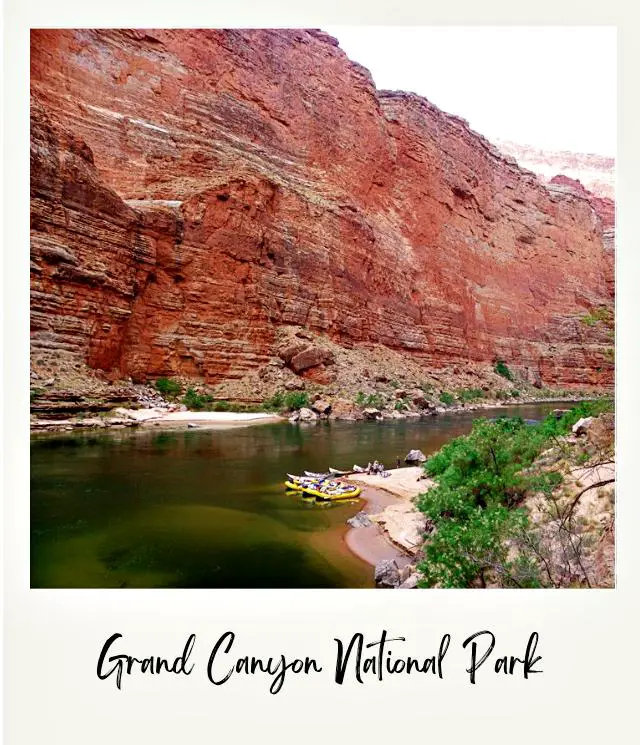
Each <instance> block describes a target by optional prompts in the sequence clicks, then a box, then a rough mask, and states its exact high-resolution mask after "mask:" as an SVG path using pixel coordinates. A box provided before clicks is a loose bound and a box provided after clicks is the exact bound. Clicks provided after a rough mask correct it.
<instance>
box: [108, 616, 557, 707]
mask: <svg viewBox="0 0 640 745" xmlns="http://www.w3.org/2000/svg"><path fill="white" fill-rule="evenodd" d="M334 641H335V643H336V656H335V662H334V663H333V664H334V666H333V668H329V671H330V673H331V674H332V675H333V681H334V682H335V683H336V684H338V685H342V684H343V683H345V682H347V681H349V680H355V681H357V682H358V683H366V682H368V681H377V682H384V681H385V680H386V679H387V678H389V677H390V676H393V675H412V674H416V675H418V674H425V675H429V676H430V677H431V678H433V679H440V680H443V679H444V677H445V657H446V655H447V652H448V651H449V647H450V645H451V642H452V638H451V635H450V634H443V635H442V637H441V639H440V641H439V645H437V649H436V651H435V652H429V653H426V654H425V653H424V652H421V653H420V654H419V655H418V656H413V655H412V654H407V652H406V651H405V649H406V648H405V646H404V644H405V642H407V639H406V638H405V637H403V636H394V637H391V636H390V635H389V633H388V632H387V630H386V629H385V630H383V631H382V632H381V634H380V637H379V638H378V639H375V640H373V641H369V640H368V639H366V638H365V636H364V634H362V633H360V632H358V633H355V634H353V636H352V637H351V638H350V639H348V640H347V641H343V640H342V639H339V638H334ZM538 641H539V637H538V634H537V632H532V633H531V634H530V635H529V638H528V639H527V640H526V641H525V643H524V645H523V649H522V652H521V653H520V655H519V656H517V655H513V654H507V653H506V651H505V650H504V649H500V645H499V643H497V640H496V635H495V634H494V633H493V632H491V631H489V630H486V629H485V630H481V631H476V632H475V633H473V634H471V635H470V636H468V637H467V638H466V639H464V641H462V647H463V649H466V650H468V659H467V664H468V667H465V674H466V675H467V676H468V680H469V682H470V683H471V684H472V685H475V684H476V682H478V680H479V679H480V678H481V677H482V674H480V670H481V668H484V670H483V674H485V673H486V674H487V675H489V674H490V673H493V674H497V675H506V676H515V677H521V678H523V679H524V680H528V679H529V677H530V676H531V675H533V674H535V673H541V672H543V670H542V669H541V668H540V664H541V660H542V657H541V656H540V655H537V654H536V651H537V646H538ZM195 647H196V635H195V634H191V635H190V636H189V637H188V639H187V641H186V643H185V645H184V649H183V651H182V654H180V655H178V656H176V657H174V658H172V659H171V658H168V657H162V656H159V655H151V656H149V657H140V658H139V657H136V656H135V655H133V654H130V651H131V650H130V644H129V645H127V643H126V640H125V639H124V638H123V635H122V634H119V633H116V634H113V635H112V636H110V637H109V638H108V639H107V640H106V641H105V643H104V645H103V646H102V649H101V651H100V655H99V658H98V664H97V675H98V678H100V680H108V679H109V678H112V679H113V680H114V682H115V685H116V686H117V688H118V689H123V688H125V687H126V686H125V684H124V680H123V676H132V675H133V676H137V675H149V676H154V675H160V674H163V673H164V674H174V675H185V676H189V675H191V674H192V673H193V672H194V670H195V668H196V661H195V656H196V655H194V649H195ZM240 649H241V644H240V643H238V642H237V639H236V635H235V633H234V632H233V631H226V632H224V633H223V634H221V635H220V637H219V638H218V639H217V641H216V642H215V644H213V646H212V648H211V652H210V654H209V657H208V661H207V663H206V676H207V678H208V680H209V682H210V683H212V684H213V685H215V686H220V685H224V684H226V683H229V682H232V681H233V680H234V679H235V678H236V677H237V676H242V675H262V676H265V678H266V679H267V684H268V690H269V692H270V693H272V694H276V693H278V692H279V691H281V690H282V688H283V686H284V684H285V680H289V679H290V678H292V677H294V676H298V675H313V674H316V673H322V672H323V671H324V670H325V667H326V666H325V664H324V663H323V664H321V663H320V662H319V661H318V660H316V659H315V658H313V657H309V656H305V657H300V658H297V657H291V656H290V657H289V658H287V656H285V654H283V653H281V654H278V655H275V656H270V657H265V658H261V657H256V656H254V655H247V654H244V652H243V651H240ZM203 667H205V666H203Z"/></svg>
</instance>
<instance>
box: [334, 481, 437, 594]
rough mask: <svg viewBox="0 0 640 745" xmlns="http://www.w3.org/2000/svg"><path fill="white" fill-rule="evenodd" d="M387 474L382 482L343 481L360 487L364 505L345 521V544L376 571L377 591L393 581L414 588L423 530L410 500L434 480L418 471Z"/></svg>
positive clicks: (417, 512) (401, 585)
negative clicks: (347, 524) (379, 587)
mask: <svg viewBox="0 0 640 745" xmlns="http://www.w3.org/2000/svg"><path fill="white" fill-rule="evenodd" d="M388 473H389V476H387V477H386V478H383V477H382V476H379V475H370V474H354V475H352V476H349V477H347V478H348V480H349V481H353V482H354V483H357V484H359V485H360V486H362V498H363V499H364V500H365V502H366V506H365V508H364V509H363V510H362V511H361V512H360V513H358V515H357V516H356V518H355V520H354V519H353V518H352V520H351V521H350V522H349V525H350V529H349V531H348V532H347V534H346V536H345V541H346V543H347V546H348V547H349V548H350V549H351V551H352V552H353V553H354V554H356V556H359V557H360V558H361V559H363V560H364V561H366V562H367V563H369V564H371V566H373V567H374V568H375V573H376V580H377V582H378V583H379V584H380V585H381V586H391V585H392V584H395V581H396V579H397V581H398V586H400V587H407V588H409V587H415V586H416V581H417V574H416V571H415V565H416V561H417V559H418V557H419V554H420V551H421V548H422V544H423V542H424V539H423V536H424V533H425V531H426V529H427V525H426V519H425V517H424V515H423V514H422V513H421V512H420V511H419V510H418V509H417V508H416V506H415V504H414V500H415V498H416V497H417V496H418V494H422V493H424V492H425V491H427V490H428V489H429V488H431V487H432V486H433V481H431V480H430V479H428V478H424V475H423V469H422V468H421V467H419V466H409V467H406V468H395V469H392V470H390V471H388ZM390 575H392V577H393V578H391V577H390ZM396 575H397V577H396Z"/></svg>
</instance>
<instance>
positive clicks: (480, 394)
mask: <svg viewBox="0 0 640 745" xmlns="http://www.w3.org/2000/svg"><path fill="white" fill-rule="evenodd" d="M457 395H458V400H459V401H460V402H461V403H463V404H464V403H468V402H470V401H477V400H478V399H480V398H484V391H483V390H482V388H462V389H461V390H459V391H458V393H457Z"/></svg>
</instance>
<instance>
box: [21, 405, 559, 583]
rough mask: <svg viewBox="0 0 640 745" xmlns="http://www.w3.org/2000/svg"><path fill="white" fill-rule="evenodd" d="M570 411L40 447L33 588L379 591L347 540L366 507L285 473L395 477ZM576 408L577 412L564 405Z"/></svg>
mask: <svg viewBox="0 0 640 745" xmlns="http://www.w3.org/2000/svg"><path fill="white" fill-rule="evenodd" d="M558 405H559V404H536V405H522V406H514V407H511V408H509V409H497V410H480V411H474V412H471V411H470V412H466V413H461V414H451V415H443V416H437V417H431V418H429V419H423V420H419V421H412V420H403V421H385V422H383V423H376V422H322V423H320V424H317V425H311V426H305V425H303V426H295V425H291V424H289V423H276V424H264V425H258V426H250V427H236V428H232V429H225V430H220V429H201V430H200V429H185V430H169V431H167V430H164V431H160V430H157V429H154V428H141V429H138V430H134V431H131V430H106V431H99V432H95V431H87V432H85V433H82V434H77V433H73V434H65V435H63V434H59V435H46V436H34V437H32V440H31V586H32V587H138V588H140V587H185V588H186V587H189V588H210V587H233V588H240V587H245V588H246V587H249V588H301V587H373V572H372V568H371V566H370V565H368V564H367V563H365V562H364V561H362V560H361V559H360V558H358V557H356V556H355V555H353V554H352V553H351V552H350V550H349V549H348V548H347V545H346V543H345V534H346V531H347V526H346V524H345V521H346V520H347V519H348V518H349V517H350V516H351V515H353V514H355V512H357V511H358V509H360V507H361V506H362V503H361V502H349V503H343V504H329V505H323V506H319V505H315V504H313V503H311V504H310V503H307V502H303V501H302V500H300V499H299V497H297V496H293V495H291V494H288V493H286V492H285V489H284V487H283V480H284V474H285V473H287V472H289V473H300V472H302V470H304V469H307V470H312V471H321V470H325V469H326V468H327V467H328V466H334V467H337V468H350V467H351V466H352V465H353V464H354V463H360V464H366V463H367V461H369V460H373V459H374V458H378V460H381V461H382V462H383V463H384V464H385V465H386V466H387V467H389V468H393V467H395V462H396V458H397V457H400V458H403V457H404V456H405V454H406V453H407V452H408V451H409V450H410V449H412V448H419V449H421V450H422V451H423V452H424V453H425V454H427V455H428V454H429V453H432V452H434V451H435V450H437V449H438V448H439V447H441V446H442V444H444V443H445V442H446V441H447V440H449V439H451V438H452V437H455V436H457V435H460V434H464V433H466V432H468V431H469V430H470V428H471V424H472V422H473V420H474V419H477V418H478V417H480V416H485V417H494V416H501V415H518V416H522V417H523V418H525V419H540V418H543V417H544V416H545V415H546V414H547V413H548V412H549V411H551V410H552V409H554V408H556V407H557V406H558ZM563 405H564V404H563Z"/></svg>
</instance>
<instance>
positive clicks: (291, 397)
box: [284, 391, 309, 411]
mask: <svg viewBox="0 0 640 745" xmlns="http://www.w3.org/2000/svg"><path fill="white" fill-rule="evenodd" d="M308 405H309V396H308V394H307V393H305V392H304V391H290V392H289V393H287V394H286V395H285V397H284V406H285V407H286V408H287V409H289V411H293V410H294V409H302V408H303V407H304V406H308Z"/></svg>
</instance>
